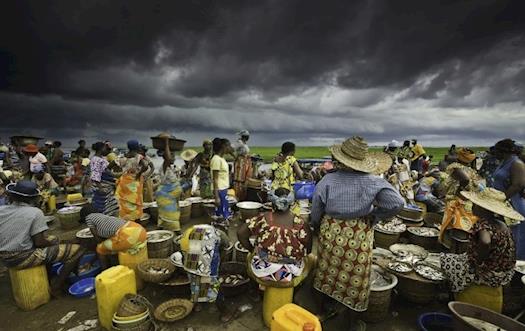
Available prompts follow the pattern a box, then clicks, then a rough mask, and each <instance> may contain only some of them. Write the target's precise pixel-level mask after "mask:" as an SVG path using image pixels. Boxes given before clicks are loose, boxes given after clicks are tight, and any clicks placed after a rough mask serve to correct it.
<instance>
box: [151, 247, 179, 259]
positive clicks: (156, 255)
mask: <svg viewBox="0 0 525 331" xmlns="http://www.w3.org/2000/svg"><path fill="white" fill-rule="evenodd" d="M171 254H173V248H172V247H171V246H169V247H164V248H161V249H152V250H150V249H148V257H149V258H150V259H166V258H168V257H170V255H171Z"/></svg>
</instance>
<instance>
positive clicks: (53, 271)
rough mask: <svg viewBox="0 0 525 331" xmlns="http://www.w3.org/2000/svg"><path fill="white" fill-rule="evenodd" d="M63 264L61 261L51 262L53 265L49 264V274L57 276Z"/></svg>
mask: <svg viewBox="0 0 525 331" xmlns="http://www.w3.org/2000/svg"><path fill="white" fill-rule="evenodd" d="M63 265H64V263H62V262H55V263H53V265H51V274H52V275H55V276H58V274H59V273H60V271H61V270H62V266H63Z"/></svg>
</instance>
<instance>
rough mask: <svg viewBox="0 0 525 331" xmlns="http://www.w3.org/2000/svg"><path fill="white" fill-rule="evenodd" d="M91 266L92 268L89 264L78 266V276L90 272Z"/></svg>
mask: <svg viewBox="0 0 525 331" xmlns="http://www.w3.org/2000/svg"><path fill="white" fill-rule="evenodd" d="M91 266H92V264H91V262H88V263H84V264H81V265H79V266H78V273H79V274H83V273H84V272H86V271H89V270H91Z"/></svg>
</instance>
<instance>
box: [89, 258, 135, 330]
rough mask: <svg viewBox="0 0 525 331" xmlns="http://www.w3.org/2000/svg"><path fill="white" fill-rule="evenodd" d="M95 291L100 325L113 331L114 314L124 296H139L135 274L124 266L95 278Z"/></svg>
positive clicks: (114, 268)
mask: <svg viewBox="0 0 525 331" xmlns="http://www.w3.org/2000/svg"><path fill="white" fill-rule="evenodd" d="M95 289H96V292H97V307H98V319H99V321H100V325H101V326H102V327H103V328H105V329H107V330H111V324H112V323H111V320H112V319H113V314H115V312H116V311H117V309H118V305H119V303H120V301H121V300H122V298H123V297H124V295H126V294H127V293H131V294H137V285H136V283H135V272H134V271H133V270H132V269H130V268H128V267H126V266H122V265H118V266H115V267H111V268H109V269H107V270H105V271H103V272H102V273H100V274H99V275H98V276H97V277H96V278H95Z"/></svg>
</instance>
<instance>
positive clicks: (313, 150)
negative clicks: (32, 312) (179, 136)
mask: <svg viewBox="0 0 525 331" xmlns="http://www.w3.org/2000/svg"><path fill="white" fill-rule="evenodd" d="M190 148H193V147H190ZM471 148H472V149H473V150H474V151H476V152H477V151H484V150H486V149H487V148H486V147H471ZM193 149H196V150H201V148H193ZM370 150H371V151H381V150H382V148H381V147H372V148H370ZM250 151H251V153H252V154H254V155H260V156H261V157H262V158H263V159H264V161H265V162H270V161H271V160H272V159H273V157H274V156H275V155H276V154H277V153H279V151H280V147H262V146H258V147H257V146H256V147H252V146H250ZM425 151H426V153H427V155H433V156H434V162H436V163H437V162H439V161H441V160H443V158H444V156H445V154H446V153H447V151H448V147H425ZM324 156H330V152H329V151H328V147H324V146H309V147H300V146H297V148H296V151H295V157H296V158H298V159H316V158H322V157H324Z"/></svg>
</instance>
